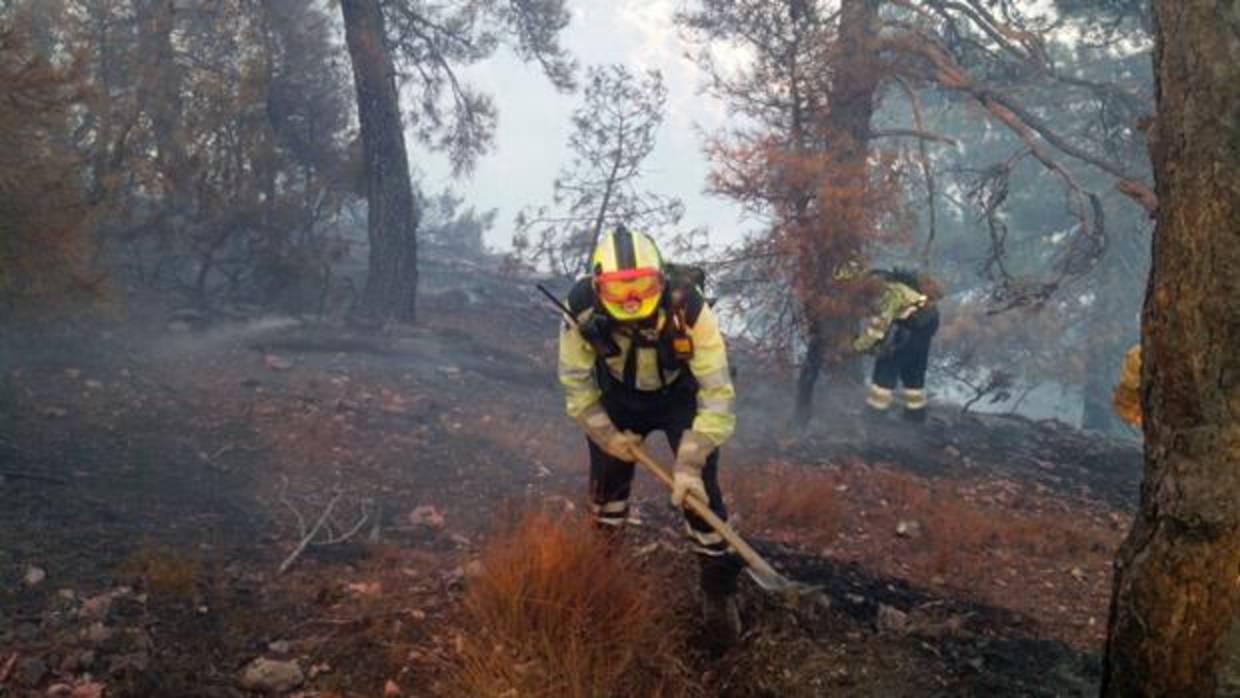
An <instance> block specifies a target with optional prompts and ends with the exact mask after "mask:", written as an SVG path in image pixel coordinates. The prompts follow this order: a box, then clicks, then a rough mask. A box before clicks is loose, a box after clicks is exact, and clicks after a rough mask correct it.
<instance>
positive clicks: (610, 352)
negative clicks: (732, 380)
mask: <svg viewBox="0 0 1240 698" xmlns="http://www.w3.org/2000/svg"><path fill="white" fill-rule="evenodd" d="M705 304H706V301H705V299H704V298H703V297H702V294H701V293H699V292H698V291H697V290H696V289H693V288H681V287H677V288H674V289H673V288H668V289H665V290H664V292H663V295H662V296H661V297H660V298H659V307H658V311H656V313H655V314H654V316H653V317H652V318H650V319H649V320H647V321H644V322H642V323H635V324H629V323H622V322H618V321H616V320H615V319H613V318H612V317H611V316H610V315H608V313H607V311H606V310H604V309H603V307H602V304H601V303H599V300H598V297H597V295H596V294H595V293H594V284H593V282H592V280H591V279H590V278H589V277H586V278H582V279H579V280H578V281H577V283H576V284H575V285H574V286H573V289H572V291H570V292H569V294H568V307H569V310H571V311H572V313H573V316H574V317H580V316H581V314H582V313H584V312H585V311H586V310H587V309H593V310H594V313H593V315H592V316H591V318H590V320H589V321H588V322H587V323H586V325H585V326H584V327H582V328H581V331H582V334H583V336H584V337H585V339H586V341H588V342H590V344H591V346H593V347H594V348H595V354H596V359H595V362H594V373H595V378H596V380H597V381H598V385H599V389H600V390H602V391H603V393H608V392H611V391H614V390H618V389H619V390H624V391H627V392H632V393H637V392H650V391H639V390H638V388H637V354H638V350H640V349H654V350H655V356H656V357H657V360H658V370H659V385H660V387H659V390H658V391H657V392H660V393H664V392H668V391H670V390H671V389H673V388H677V387H679V386H680V385H681V384H682V381H683V379H685V378H686V377H691V374H690V372H689V360H690V359H691V358H693V342H692V339H691V338H690V337H689V329H690V328H691V327H693V325H694V324H696V323H697V319H698V316H699V315H701V313H702V308H703V307H704V306H705ZM660 313H662V315H663V317H664V318H665V321H664V323H663V327H662V328H658V321H659V314H660ZM656 328H658V329H656ZM614 334H622V335H624V336H626V337H628V338H629V352H628V354H627V355H626V356H625V357H624V370H623V372H622V378H621V380H616V378H615V376H613V375H612V373H611V370H610V369H609V368H608V366H607V359H608V358H612V357H614V356H618V355H619V352H620V351H621V349H620V347H619V345H618V344H616V342H615V340H614V339H613V335H614ZM677 372H679V374H678V375H677V376H676V377H675V378H674V379H673V380H672V381H671V382H670V383H669V382H668V376H669V375H672V374H676V373H677Z"/></svg>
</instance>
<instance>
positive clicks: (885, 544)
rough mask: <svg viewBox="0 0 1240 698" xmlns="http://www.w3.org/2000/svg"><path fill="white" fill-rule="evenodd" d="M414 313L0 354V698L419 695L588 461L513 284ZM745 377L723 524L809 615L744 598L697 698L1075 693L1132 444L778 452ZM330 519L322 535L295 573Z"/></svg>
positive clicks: (681, 578)
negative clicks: (544, 512)
mask: <svg viewBox="0 0 1240 698" xmlns="http://www.w3.org/2000/svg"><path fill="white" fill-rule="evenodd" d="M424 288H425V291H426V292H425V293H424V296H423V298H424V300H423V304H422V306H421V313H422V320H421V321H420V322H419V324H418V325H416V326H413V327H387V328H367V329H360V328H354V327H350V326H349V325H347V324H344V323H334V322H329V321H322V320H316V319H295V318H257V317H255V318H250V319H245V318H233V319H227V320H221V319H215V320H204V319H197V318H196V319H195V321H194V322H188V323H187V322H182V321H177V322H170V317H171V316H170V315H168V314H167V313H166V312H164V310H162V309H160V308H158V307H150V308H148V310H147V311H145V312H144V313H142V314H139V313H137V312H136V311H135V312H132V313H131V316H130V317H128V318H125V319H120V318H114V319H111V320H106V321H100V320H94V321H91V322H89V323H85V322H82V323H75V324H73V325H71V326H60V327H58V328H56V329H49V328H46V327H43V328H41V329H39V330H37V331H36V330H34V329H31V330H30V331H28V332H22V333H6V334H5V336H4V337H3V338H0V366H3V375H2V376H0V381H3V383H2V384H0V388H2V391H0V412H2V413H3V415H4V419H3V420H0V472H3V473H4V475H3V478H2V479H0V696H26V695H40V696H43V695H64V696H70V695H71V696H79V697H84V696H92V695H106V696H242V695H251V694H258V693H260V692H262V691H270V692H277V693H287V694H290V695H298V694H300V695H302V696H377V695H407V696H433V695H439V691H440V687H441V686H442V682H443V680H444V677H445V676H447V675H448V674H449V673H450V672H451V671H452V669H453V661H454V656H455V650H456V648H457V647H458V646H459V643H460V637H461V633H462V632H464V630H463V626H462V625H461V624H460V618H461V607H460V604H461V600H462V597H463V594H464V592H465V590H466V589H467V588H468V585H469V584H470V580H471V578H473V577H474V575H476V574H478V573H479V570H478V562H477V560H478V558H479V555H480V553H481V551H482V549H483V547H484V546H485V545H486V541H487V540H488V537H489V536H490V535H491V534H492V533H493V532H494V531H495V530H496V527H497V526H502V525H503V523H504V522H505V521H511V520H512V516H510V514H511V513H512V512H516V511H520V510H522V509H525V508H531V507H541V508H549V509H553V510H557V511H564V510H575V511H580V510H581V508H582V505H583V503H584V493H585V478H586V468H585V464H584V459H585V449H584V444H583V441H582V437H581V435H580V434H579V433H578V431H577V429H576V428H575V426H574V425H573V424H572V423H571V422H570V421H569V420H568V419H567V418H565V417H563V416H562V411H561V398H560V394H559V391H558V387H557V385H556V383H555V378H554V364H555V347H554V337H555V331H556V326H557V322H558V320H557V318H556V317H555V316H554V315H553V314H552V313H551V312H550V311H549V310H548V309H547V308H546V307H545V305H544V303H543V301H541V300H540V297H539V296H538V295H537V292H536V291H535V290H534V288H533V286H532V284H528V283H517V282H513V281H510V280H507V279H505V278H504V277H502V276H500V275H498V274H495V273H493V272H489V271H486V270H482V269H476V268H475V269H463V268H452V267H446V266H441V267H428V270H427V273H426V274H425V283H424ZM139 315H141V316H139ZM734 362H735V363H736V364H737V367H738V371H739V372H738V376H737V386H738V391H739V398H740V399H739V410H740V427H739V432H738V435H737V438H736V441H735V444H734V445H732V446H731V447H730V448H728V449H727V451H726V453H725V455H724V468H725V475H724V483H725V488H726V491H727V493H728V496H729V499H730V500H731V502H732V508H733V510H734V513H735V518H734V521H735V523H736V525H737V527H738V529H739V530H740V531H741V533H742V534H743V535H745V536H747V537H748V538H750V539H752V542H753V543H754V544H755V546H756V547H758V548H759V549H760V550H761V551H762V552H764V553H765V554H768V555H769V556H770V558H771V560H772V561H773V562H774V564H775V565H776V566H777V567H779V568H780V569H781V570H783V571H784V572H785V573H787V574H788V575H789V576H792V577H795V578H797V579H798V580H801V581H805V582H809V583H813V584H818V585H822V587H823V589H824V592H825V596H826V598H827V599H828V601H829V603H828V604H825V605H824V604H813V603H811V604H803V605H800V606H793V605H789V604H788V603H786V602H784V601H783V600H781V599H778V598H772V597H769V596H768V595H766V594H764V593H763V592H761V591H760V590H758V589H757V588H756V587H755V586H754V585H753V584H751V583H748V582H745V583H744V590H743V604H742V606H743V615H744V618H745V621H746V626H747V632H746V634H745V637H744V639H743V641H742V642H741V644H740V645H738V646H736V647H734V648H732V649H731V650H729V651H728V652H726V653H725V654H723V655H722V656H715V655H713V654H712V653H711V652H709V651H706V650H705V649H704V648H703V647H699V646H698V645H697V644H693V643H691V644H690V646H689V647H687V648H686V656H687V657H688V659H687V661H689V662H690V663H691V668H692V670H693V671H692V672H691V673H692V674H693V675H694V676H695V677H696V678H695V681H696V682H697V683H696V684H695V685H694V686H693V687H691V688H692V690H693V691H696V692H697V693H698V694H700V695H711V696H772V697H773V696H884V697H888V696H962V695H973V696H1013V697H1014V696H1075V695H1090V694H1092V693H1093V692H1094V690H1095V682H1096V679H1097V676H1098V655H1099V650H1100V642H1101V639H1102V636H1103V629H1104V626H1105V622H1106V603H1107V594H1108V592H1109V584H1110V560H1111V558H1112V556H1113V554H1114V551H1115V548H1116V546H1117V545H1118V543H1119V540H1120V538H1121V537H1122V535H1123V533H1124V532H1125V531H1126V529H1127V525H1128V521H1129V516H1130V513H1129V512H1130V511H1131V510H1132V508H1133V505H1134V504H1135V500H1136V491H1137V486H1138V482H1139V477H1140V451H1139V447H1138V446H1137V445H1136V444H1135V443H1133V442H1125V441H1121V440H1113V439H1105V438H1102V437H1099V436H1097V435H1089V434H1082V433H1079V432H1076V431H1075V430H1072V429H1069V428H1067V427H1064V426H1062V425H1059V424H1055V423H1043V424H1037V423H1032V422H1029V421H1027V420H1022V419H1018V418H1006V417H995V416H971V415H958V414H955V413H954V411H953V410H952V409H950V408H947V407H939V408H937V410H936V412H935V413H934V417H933V419H932V420H931V422H930V423H929V424H928V425H926V426H925V427H924V428H922V429H921V430H919V431H916V432H911V433H910V432H909V431H908V430H907V429H905V428H903V425H902V424H901V423H899V422H898V421H893V422H892V423H890V424H880V425H864V424H862V422H861V420H860V418H859V417H858V414H857V411H856V409H855V408H854V407H853V406H854V405H859V404H860V400H861V396H860V395H859V394H853V393H849V392H848V389H846V388H840V389H835V390H831V389H826V390H824V394H823V398H824V400H823V401H824V406H823V408H822V409H821V415H820V416H819V418H818V419H817V420H816V422H815V424H814V426H813V428H812V429H811V430H810V431H809V432H808V433H806V434H801V435H797V436H791V435H789V434H788V433H786V432H785V431H784V430H783V429H782V428H781V426H780V425H781V424H782V415H784V414H785V413H786V412H787V409H786V404H787V402H788V400H787V397H786V396H789V395H790V388H789V386H790V379H789V377H788V376H786V375H785V374H784V373H782V372H781V371H780V370H779V369H778V367H768V366H759V365H757V364H756V363H754V362H753V360H752V359H750V358H749V357H746V356H744V355H743V354H741V353H740V352H737V353H736V354H735V357H734ZM654 450H655V452H656V454H657V455H658V456H659V457H660V458H662V459H664V460H667V458H668V454H667V453H666V448H664V447H661V446H660V447H659V448H656V449H654ZM636 496H637V498H638V499H637V502H638V509H637V512H636V516H637V518H639V519H640V523H638V524H635V525H634V526H632V528H631V531H630V532H629V535H628V539H627V540H626V542H625V543H624V545H626V546H629V547H630V548H631V551H632V554H634V555H636V556H639V557H640V558H641V560H642V563H641V564H642V565H643V566H646V567H648V568H649V569H650V570H651V573H652V574H660V575H665V576H666V577H667V579H668V580H669V581H668V584H669V588H670V590H669V595H668V599H669V600H668V602H669V603H671V604H675V605H676V606H677V609H678V614H679V615H680V616H682V617H683V621H684V623H686V624H693V623H695V620H696V616H695V610H696V606H695V600H694V598H693V593H692V592H693V590H692V585H693V583H694V580H695V579H696V573H695V572H694V570H693V564H694V563H693V560H692V558H691V556H690V555H689V553H688V552H687V551H686V549H685V547H684V546H683V542H682V541H681V539H680V533H679V531H680V525H679V523H678V515H677V514H675V513H674V512H672V511H670V510H669V508H668V507H667V506H666V505H665V503H664V497H665V495H664V494H663V492H661V491H660V490H659V489H658V488H657V487H656V486H655V485H654V484H653V483H651V482H650V481H648V479H644V480H642V481H641V482H640V483H639V487H638V488H637V495H636ZM329 507H330V512H328V514H327V515H326V516H325V515H324V512H325V511H327V510H328V509H329ZM319 524H321V525H320V528H319V535H318V536H316V540H318V541H322V540H323V539H324V538H325V537H326V538H329V539H337V540H338V542H335V543H333V544H329V545H309V546H307V547H306V548H305V549H304V550H303V551H301V552H300V553H299V554H296V555H294V552H295V551H297V549H298V545H299V543H300V542H301V541H302V539H303V538H304V537H306V534H307V533H309V531H310V530H311V529H314V528H315V527H316V525H319ZM282 565H286V567H287V569H286V571H285V572H284V573H282V574H281V573H279V572H278V570H279V569H280V567H281V566H282ZM256 660H259V661H258V663H257V664H256Z"/></svg>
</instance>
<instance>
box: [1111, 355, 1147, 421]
mask: <svg viewBox="0 0 1240 698" xmlns="http://www.w3.org/2000/svg"><path fill="white" fill-rule="evenodd" d="M1113 402H1114V404H1115V413H1116V414H1117V415H1119V417H1120V419H1122V420H1124V421H1125V422H1127V423H1129V424H1131V425H1132V426H1134V427H1136V428H1138V429H1140V428H1141V345H1140V344H1134V345H1133V346H1132V347H1130V348H1129V349H1128V351H1127V352H1126V353H1125V354H1124V367H1123V368H1122V369H1121V370H1120V374H1119V384H1118V385H1116V386H1115V393H1114V395H1113Z"/></svg>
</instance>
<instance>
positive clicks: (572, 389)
mask: <svg viewBox="0 0 1240 698" xmlns="http://www.w3.org/2000/svg"><path fill="white" fill-rule="evenodd" d="M665 271H667V270H666V269H665V266H664V263H663V259H662V257H661V256H660V254H659V250H658V247H656V245H655V243H654V241H653V240H651V239H650V238H649V237H648V236H646V235H644V234H642V233H639V232H635V231H634V232H630V231H629V230H627V229H625V228H624V227H623V226H618V227H617V228H616V229H615V230H613V231H609V232H607V233H606V234H604V235H603V236H602V238H601V240H600V241H599V243H598V246H597V247H596V248H595V250H594V254H593V257H592V261H591V273H590V274H589V275H587V276H583V277H582V278H581V279H579V280H578V281H577V283H576V284H575V285H574V286H573V288H572V290H571V291H570V293H569V297H568V309H569V312H570V313H571V315H572V321H566V322H565V323H564V325H563V327H562V329H561V332H560V341H559V352H560V356H559V380H560V383H561V384H562V385H563V387H564V391H565V398H566V403H567V411H568V414H569V416H570V417H573V418H574V419H576V420H577V422H578V423H579V424H580V425H581V427H582V428H583V429H584V430H585V433H586V436H587V437H588V438H587V445H588V447H589V452H590V498H591V505H592V510H593V513H594V518H595V522H596V524H597V525H598V526H599V528H602V529H605V530H612V531H618V530H619V529H620V528H621V527H622V526H624V523H625V521H626V519H627V518H628V512H629V491H630V486H631V483H632V480H633V472H634V460H635V458H634V456H633V455H632V449H633V447H634V446H638V445H640V444H641V442H642V440H643V439H644V438H645V437H646V436H647V435H648V434H650V432H652V431H663V432H664V433H665V434H666V436H667V440H668V443H669V444H670V445H671V447H672V449H673V451H675V454H676V463H675V468H674V473H673V477H674V482H675V484H674V487H673V490H672V503H673V505H674V506H677V507H683V506H684V503H685V499H686V498H687V497H697V498H699V499H700V500H701V501H703V502H705V503H707V504H708V505H709V506H710V509H711V511H713V512H714V513H715V514H717V515H718V516H719V518H721V519H726V518H727V510H726V509H725V508H724V503H723V495H722V493H721V492H720V489H719V479H718V477H719V472H718V469H719V447H720V446H721V445H722V444H723V443H724V442H725V441H727V440H728V437H730V436H731V434H732V430H733V428H734V426H735V422H736V418H735V416H734V414H733V401H734V397H735V391H734V390H733V387H732V379H731V375H730V373H729V371H728V359H727V352H726V349H725V347H724V342H723V336H722V335H721V334H720V331H719V325H718V323H717V322H716V319H715V315H714V313H713V312H712V311H711V308H710V306H709V305H708V304H707V303H706V302H705V299H704V298H703V296H702V293H701V289H700V288H696V287H693V286H692V285H683V284H677V283H669V279H668V276H667V274H665ZM684 516H685V524H686V531H687V533H688V536H689V538H690V540H691V542H692V545H693V549H694V552H696V553H697V555H698V559H699V568H700V585H701V591H702V597H703V615H704V620H705V622H706V626H707V629H708V631H710V632H711V633H713V634H716V636H717V638H716V639H717V640H718V641H719V642H722V643H725V644H730V643H731V642H733V641H735V640H736V639H737V638H738V637H739V635H740V631H741V627H740V615H739V613H738V610H737V605H736V586H737V576H738V574H739V572H740V570H741V569H742V563H741V562H740V560H739V558H738V556H737V555H736V554H735V552H733V551H731V550H729V548H728V546H727V544H726V543H725V542H724V540H723V538H722V537H721V536H720V535H719V534H718V533H715V532H714V531H713V530H711V528H710V526H709V525H708V524H706V522H705V521H703V520H702V519H700V518H699V517H698V516H696V515H695V514H693V513H692V512H691V511H689V510H688V509H684Z"/></svg>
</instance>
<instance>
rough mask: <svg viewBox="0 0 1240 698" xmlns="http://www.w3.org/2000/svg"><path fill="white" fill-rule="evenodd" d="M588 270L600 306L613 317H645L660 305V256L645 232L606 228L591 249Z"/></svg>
mask: <svg viewBox="0 0 1240 698" xmlns="http://www.w3.org/2000/svg"><path fill="white" fill-rule="evenodd" d="M590 270H591V273H592V274H593V276H594V292H595V294H596V295H597V296H598V300H599V303H600V305H602V306H603V309H604V310H605V311H607V314H608V315H610V316H612V317H613V318H615V319H616V320H619V321H621V322H632V321H635V320H644V319H646V318H648V317H650V316H651V315H653V314H654V312H655V310H656V309H657V308H658V307H659V298H660V296H662V295H663V283H664V282H663V256H662V255H660V254H659V248H658V246H657V245H655V244H654V240H652V239H650V237H649V236H648V235H645V234H643V233H637V232H631V231H629V230H628V229H627V228H625V227H624V226H623V225H620V226H616V228H615V230H609V231H607V233H605V234H604V235H603V237H602V239H600V240H599V242H598V246H597V247H595V248H594V256H593V257H592V258H591V260H590Z"/></svg>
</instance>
